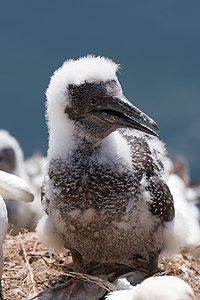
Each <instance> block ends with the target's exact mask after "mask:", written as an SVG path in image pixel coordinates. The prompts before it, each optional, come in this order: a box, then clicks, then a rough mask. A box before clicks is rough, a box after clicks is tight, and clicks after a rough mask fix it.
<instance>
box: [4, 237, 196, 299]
mask: <svg viewBox="0 0 200 300" xmlns="http://www.w3.org/2000/svg"><path fill="white" fill-rule="evenodd" d="M4 254H5V264H4V274H3V280H2V285H3V293H4V299H5V300H21V299H29V300H30V299H66V297H64V296H63V297H61V296H59V297H57V296H55V295H57V294H56V293H58V294H59V295H61V294H60V293H61V291H65V290H67V288H68V287H69V285H70V283H71V281H72V277H75V278H78V279H80V280H82V281H84V282H87V283H88V284H90V285H94V286H95V287H98V288H100V290H101V292H100V294H99V298H96V299H104V297H103V296H102V294H105V293H106V292H108V291H114V290H116V286H115V285H114V284H112V283H111V282H112V281H113V280H114V279H115V278H116V277H117V276H119V275H120V273H121V274H123V272H124V273H126V272H129V271H130V270H129V268H128V267H127V269H123V268H122V266H112V267H111V266H103V265H97V264H94V263H89V262H87V261H86V262H85V270H86V272H87V274H90V275H85V274H79V273H74V272H72V258H71V255H70V253H68V255H67V256H63V255H60V254H59V255H57V254H54V253H51V252H49V251H48V250H47V249H46V248H45V247H44V246H43V245H42V244H40V243H39V242H38V241H37V238H36V234H35V233H27V232H24V233H21V234H19V235H17V236H15V237H13V236H10V235H7V237H6V239H5V242H4ZM159 267H160V269H161V272H160V273H159V274H158V275H175V276H177V277H179V278H182V279H183V280H184V281H186V282H187V283H188V284H189V285H190V286H191V287H192V288H193V290H194V292H195V294H196V295H197V297H199V298H198V299H200V288H199V287H200V260H199V259H197V258H195V257H193V256H192V255H191V254H189V253H183V254H180V255H173V256H165V257H162V258H161V259H160V260H159ZM109 268H110V269H109ZM100 274H104V276H100V277H98V276H99V275H100ZM102 291H103V293H102ZM95 293H96V294H97V292H95ZM65 295H66V293H65ZM87 299H93V298H92V297H89V298H88V297H87ZM94 299H95V298H94Z"/></svg>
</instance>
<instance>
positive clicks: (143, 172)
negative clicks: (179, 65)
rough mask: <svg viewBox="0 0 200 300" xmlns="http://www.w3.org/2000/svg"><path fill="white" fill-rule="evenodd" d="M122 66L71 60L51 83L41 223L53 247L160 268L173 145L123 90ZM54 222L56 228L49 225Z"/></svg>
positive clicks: (76, 262) (170, 214)
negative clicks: (169, 145)
mask: <svg viewBox="0 0 200 300" xmlns="http://www.w3.org/2000/svg"><path fill="white" fill-rule="evenodd" d="M118 67H119V66H118V65H117V64H115V63H114V62H113V61H111V60H110V59H107V58H104V57H94V56H87V57H82V58H80V59H78V60H75V61H74V60H68V61H66V62H65V63H64V64H63V65H62V67H60V68H59V69H58V70H57V71H56V72H55V73H54V75H53V76H52V78H51V81H50V84H49V87H48V89H47V92H46V95H47V118H48V127H49V148H48V166H47V170H46V176H45V180H44V184H43V187H42V204H43V207H44V210H45V212H46V214H47V216H46V217H45V221H44V220H42V221H41V223H40V224H39V225H38V232H39V235H40V239H41V241H46V244H48V246H50V244H51V240H52V239H51V237H50V236H47V234H46V233H47V232H48V233H50V231H51V230H52V228H53V227H54V229H53V234H54V235H57V236H58V241H59V245H57V246H55V245H52V248H62V247H63V246H64V247H66V248H68V249H70V250H71V253H72V257H73V266H74V271H80V270H81V268H82V256H85V257H87V258H88V259H90V260H92V261H96V262H100V263H120V262H122V263H128V264H129V265H130V264H131V265H132V266H133V267H136V266H138V265H139V266H140V267H141V266H142V265H143V263H144V262H147V270H148V272H149V273H154V272H155V271H156V270H157V259H158V255H159V254H160V252H161V250H162V249H163V247H164V246H163V245H164V240H163V231H164V226H165V222H171V221H172V220H173V219H174V215H175V212H174V205H173V198H172V196H171V193H170V191H169V189H168V186H167V185H166V183H165V177H166V174H165V168H164V165H165V160H166V154H165V149H164V146H163V144H162V142H160V141H159V140H158V138H157V137H156V136H157V131H158V126H157V125H156V123H155V122H154V121H153V120H152V119H151V118H150V117H148V116H147V115H145V114H144V113H143V112H142V111H140V110H139V109H138V108H136V107H135V106H134V105H133V104H131V103H130V102H129V101H128V100H127V99H126V98H125V96H124V95H123V92H122V88H121V86H120V83H119V81H118V79H117V75H116V72H117V70H118ZM48 226H50V227H51V230H49V229H48V228H47V227H48Z"/></svg>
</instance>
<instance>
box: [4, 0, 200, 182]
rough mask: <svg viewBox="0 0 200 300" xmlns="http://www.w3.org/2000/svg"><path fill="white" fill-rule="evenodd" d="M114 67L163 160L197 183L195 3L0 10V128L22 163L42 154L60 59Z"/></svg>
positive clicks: (14, 4) (24, 5)
mask: <svg viewBox="0 0 200 300" xmlns="http://www.w3.org/2000/svg"><path fill="white" fill-rule="evenodd" d="M86 54H96V55H104V56H108V57H110V58H112V59H113V60H114V61H116V62H117V63H120V64H121V66H122V69H121V71H120V75H119V78H120V81H121V83H122V86H123V89H124V93H125V95H126V97H127V98H129V99H130V100H131V101H132V102H133V103H135V104H136V106H138V107H140V108H141V109H142V110H143V111H145V112H146V113H147V114H149V115H150V116H152V117H153V118H154V119H155V120H156V121H157V123H158V124H159V126H160V137H161V139H162V140H163V141H165V143H166V145H167V149H168V152H169V155H170V157H172V158H174V157H175V156H176V155H177V154H182V155H185V156H186V158H187V159H188V161H189V164H190V167H191V175H192V178H200V158H199V156H200V1H199V0H192V1H191V0H167V1H166V0H165V1H164V0H152V1H149V0H145V1H144V0H136V1H134V0H130V1H120V0H109V1H108V0H101V1H94V0H85V1H83V0H79V1H67V0H59V1H51V0H42V1H41V0H40V1H39V0H34V1H27V0H19V1H13V0H12V1H11V0H6V1H1V3H0V104H1V107H0V127H1V128H4V129H7V130H9V131H10V132H11V134H13V135H14V136H15V137H16V138H17V139H18V140H19V142H20V144H21V147H22V148H23V150H24V152H25V156H26V157H28V156H30V155H31V154H32V153H33V152H34V151H35V150H41V151H42V153H43V154H46V151H47V138H48V137H47V127H46V125H45V117H44V116H45V95H44V93H45V90H46V88H47V85H48V81H49V78H50V76H51V74H52V73H53V71H54V70H55V69H56V68H58V67H59V66H60V65H61V64H62V62H63V61H64V60H66V59H67V58H78V57H79V56H83V55H86Z"/></svg>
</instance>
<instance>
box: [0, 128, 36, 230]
mask: <svg viewBox="0 0 200 300" xmlns="http://www.w3.org/2000/svg"><path fill="white" fill-rule="evenodd" d="M0 170H3V171H6V172H9V173H11V174H14V175H17V176H19V177H21V178H23V179H24V180H25V181H26V182H27V183H29V184H30V185H31V189H32V190H33V192H34V196H35V199H34V201H33V202H32V203H24V202H21V201H14V200H12V199H9V197H7V199H6V200H5V203H6V206H7V210H8V221H9V224H12V230H11V231H10V230H9V231H10V233H11V234H13V235H16V234H17V233H18V232H19V231H20V230H21V229H23V228H26V229H28V230H30V231H33V230H34V229H35V227H36V224H37V222H38V219H39V218H41V216H42V212H41V204H40V202H39V201H38V199H39V198H40V197H39V195H40V193H39V191H37V189H36V188H35V185H34V184H32V182H31V181H30V180H29V176H28V173H27V170H26V165H25V162H24V155H23V151H22V149H21V147H20V145H19V143H18V141H17V140H16V139H15V137H13V136H12V135H11V134H9V132H8V131H6V130H0ZM15 200H17V198H16V199H15Z"/></svg>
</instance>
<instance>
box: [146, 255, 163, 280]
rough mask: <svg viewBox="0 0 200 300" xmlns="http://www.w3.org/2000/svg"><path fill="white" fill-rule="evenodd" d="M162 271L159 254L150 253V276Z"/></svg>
mask: <svg viewBox="0 0 200 300" xmlns="http://www.w3.org/2000/svg"><path fill="white" fill-rule="evenodd" d="M159 271H160V269H159V267H158V255H157V254H156V255H155V254H150V255H149V265H148V274H147V275H148V277H150V276H152V275H154V274H156V273H158V272H159Z"/></svg>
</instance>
